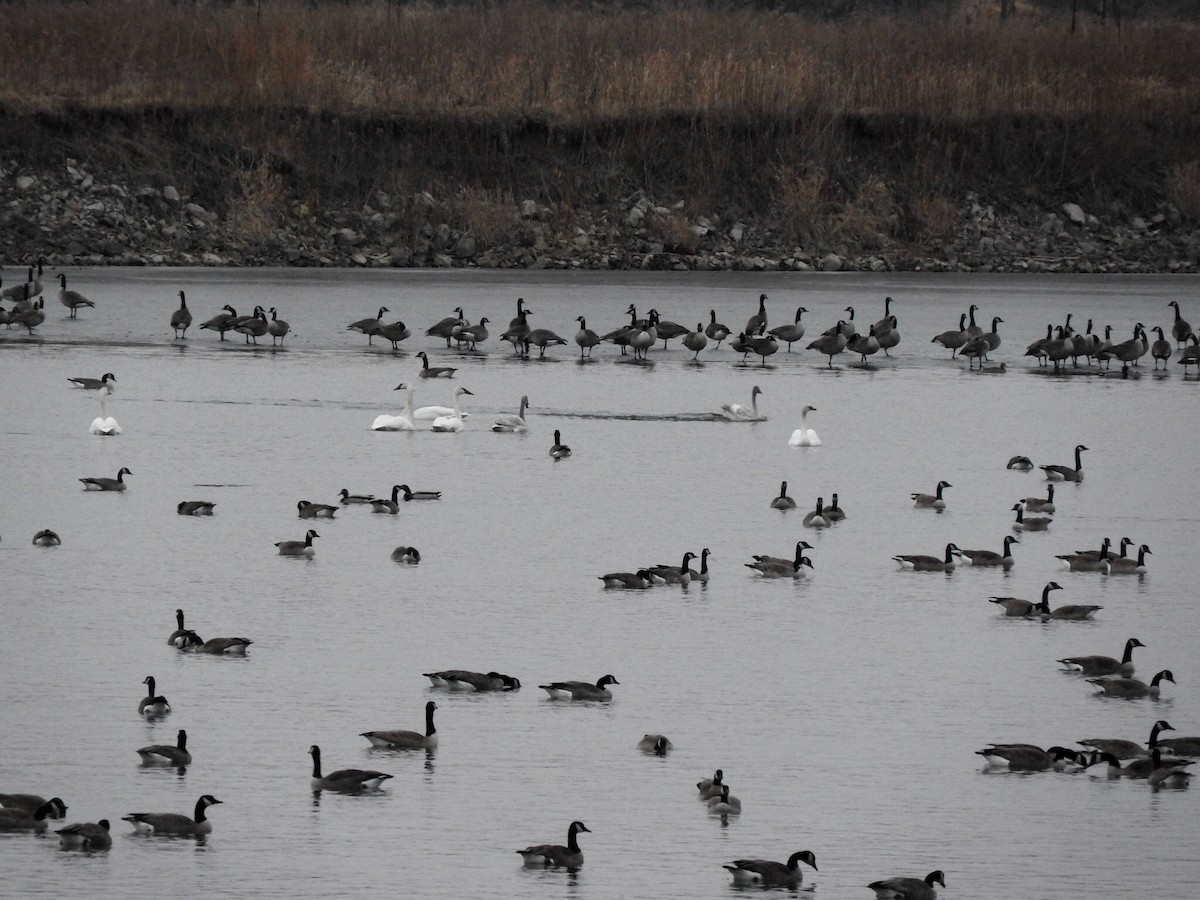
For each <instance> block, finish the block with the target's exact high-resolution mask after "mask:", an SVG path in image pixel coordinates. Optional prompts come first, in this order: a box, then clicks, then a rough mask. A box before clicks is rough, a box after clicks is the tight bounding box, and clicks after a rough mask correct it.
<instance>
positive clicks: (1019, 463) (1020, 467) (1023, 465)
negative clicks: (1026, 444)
mask: <svg viewBox="0 0 1200 900" xmlns="http://www.w3.org/2000/svg"><path fill="white" fill-rule="evenodd" d="M1006 468H1009V469H1016V470H1017V471H1018V472H1028V471H1029V470H1030V469H1032V468H1033V460H1032V459H1030V458H1029V457H1028V456H1012V457H1009V460H1008V465H1007V466H1006Z"/></svg>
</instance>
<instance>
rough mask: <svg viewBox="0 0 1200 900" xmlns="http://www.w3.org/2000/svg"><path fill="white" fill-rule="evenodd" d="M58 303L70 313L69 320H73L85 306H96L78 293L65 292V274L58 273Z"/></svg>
mask: <svg viewBox="0 0 1200 900" xmlns="http://www.w3.org/2000/svg"><path fill="white" fill-rule="evenodd" d="M58 284H59V288H58V302H59V303H61V304H62V305H63V306H65V307H66V308H67V309H69V310H70V311H71V316H70V317H71V318H72V319H74V318H75V314H76V313H77V312H79V310H81V309H83V308H84V307H85V306H95V305H96V304H95V303H93V302H92V301H91V300H89V299H88V298H87V297H85V296H83V294H81V293H79V292H78V291H68V290H67V276H66V273H64V272H60V273H59V276H58Z"/></svg>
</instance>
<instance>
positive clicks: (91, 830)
mask: <svg viewBox="0 0 1200 900" xmlns="http://www.w3.org/2000/svg"><path fill="white" fill-rule="evenodd" d="M108 829H109V824H108V819H101V820H100V821H99V822H73V823H72V824H70V825H67V826H66V827H65V828H59V829H56V830H55V832H54V833H55V834H57V835H58V844H59V846H60V847H61V848H62V849H63V850H107V849H108V848H109V847H111V846H112V836H111V835H110V834H109V833H108Z"/></svg>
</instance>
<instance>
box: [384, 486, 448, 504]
mask: <svg viewBox="0 0 1200 900" xmlns="http://www.w3.org/2000/svg"><path fill="white" fill-rule="evenodd" d="M399 487H400V490H402V491H404V499H405V500H406V501H409V500H441V499H442V492H441V491H414V490H413V489H412V488H410V487H409V486H408V485H407V484H402V485H399ZM392 490H393V491H394V490H395V488H393V489H392Z"/></svg>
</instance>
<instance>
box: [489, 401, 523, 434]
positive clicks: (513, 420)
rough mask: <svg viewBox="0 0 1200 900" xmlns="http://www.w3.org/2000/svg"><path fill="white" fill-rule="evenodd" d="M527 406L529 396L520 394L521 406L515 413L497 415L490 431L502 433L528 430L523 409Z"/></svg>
mask: <svg viewBox="0 0 1200 900" xmlns="http://www.w3.org/2000/svg"><path fill="white" fill-rule="evenodd" d="M528 408H529V396H528V395H527V394H522V395H521V408H520V409H519V410H518V411H517V414H516V415H511V414H508V415H503V416H497V417H496V421H495V423H494V424H493V425H492V431H495V432H498V433H504V434H511V433H514V432H516V433H518V434H519V433H521V432H525V431H528V430H529V426H528V425H527V424H526V422H525V410H526V409H528Z"/></svg>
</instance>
